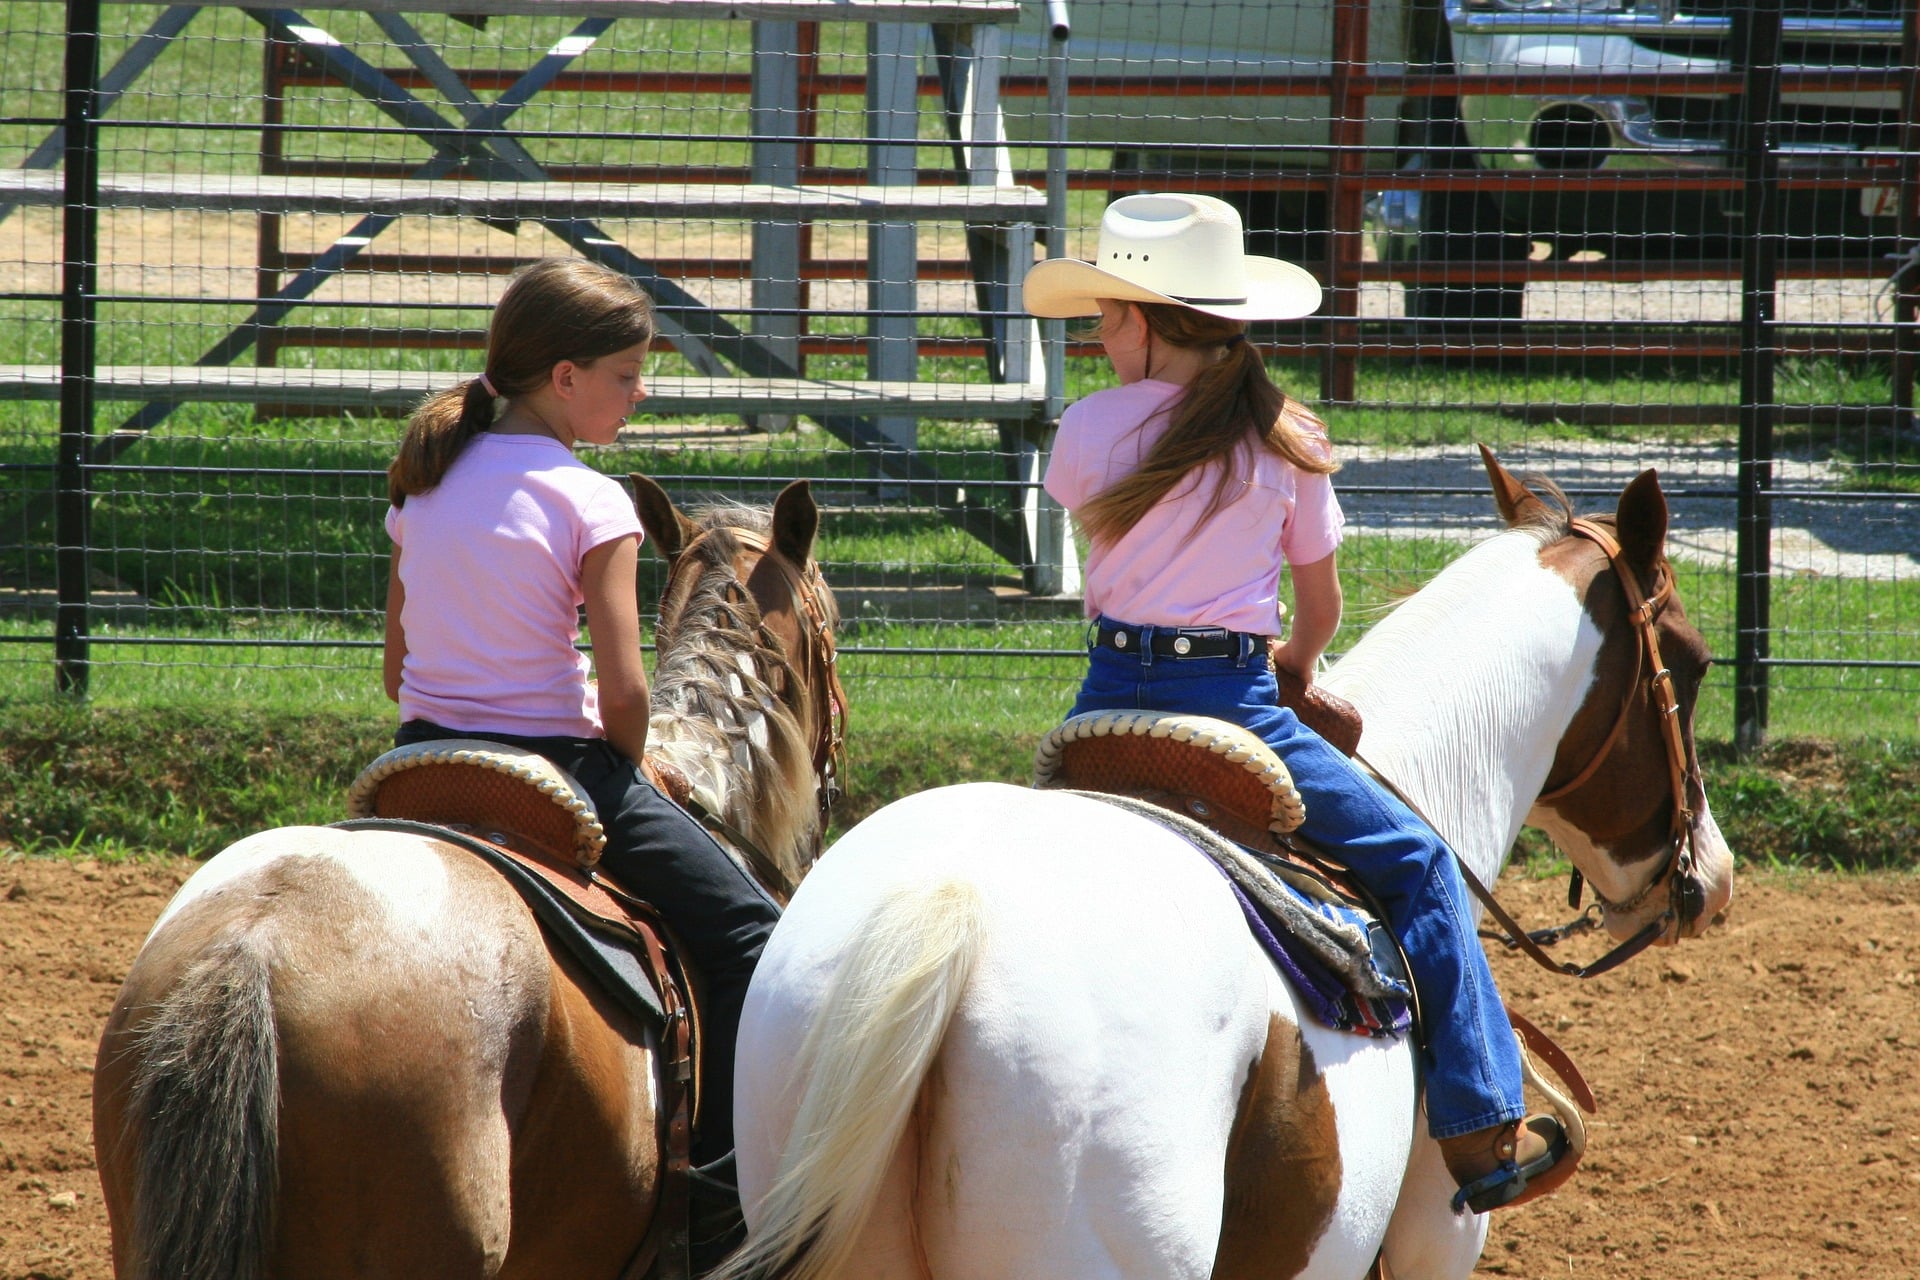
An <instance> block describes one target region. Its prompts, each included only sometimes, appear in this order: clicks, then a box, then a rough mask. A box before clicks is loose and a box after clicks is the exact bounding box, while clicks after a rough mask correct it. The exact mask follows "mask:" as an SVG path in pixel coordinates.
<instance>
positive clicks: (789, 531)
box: [773, 480, 820, 565]
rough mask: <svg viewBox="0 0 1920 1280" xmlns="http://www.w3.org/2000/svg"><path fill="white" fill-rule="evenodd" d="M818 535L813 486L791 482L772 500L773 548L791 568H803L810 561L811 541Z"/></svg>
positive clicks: (818, 521) (817, 515) (818, 514)
mask: <svg viewBox="0 0 1920 1280" xmlns="http://www.w3.org/2000/svg"><path fill="white" fill-rule="evenodd" d="M819 532H820V508H819V507H817V506H815V505H814V502H813V486H812V485H810V484H808V483H807V482H806V481H805V480H795V481H794V482H793V483H792V484H790V485H788V486H787V487H786V488H784V489H782V490H781V491H780V496H779V497H777V498H775V499H774V500H773V548H774V550H776V551H778V552H779V553H780V554H781V555H783V556H785V557H786V558H787V559H788V560H789V561H790V562H792V563H793V564H797V565H805V564H806V563H807V561H809V560H811V559H812V558H813V539H814V536H815V535H816V534H818V533H819Z"/></svg>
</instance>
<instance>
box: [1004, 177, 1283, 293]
mask: <svg viewBox="0 0 1920 1280" xmlns="http://www.w3.org/2000/svg"><path fill="white" fill-rule="evenodd" d="M1025 293H1026V309H1027V310H1028V311H1029V312H1031V313H1032V314H1034V315H1036V316H1046V317H1048V318H1064V317H1069V316H1092V315H1098V314H1100V299H1102V298H1112V299H1114V300H1116V301H1120V302H1166V303H1172V304H1174V305H1175V306H1181V307H1191V308H1192V309H1193V310H1195V311H1203V312H1205V313H1206V314H1208V315H1210V316H1220V317H1222V318H1223V319H1227V320H1296V319H1298V318H1300V317H1301V316H1305V315H1311V314H1313V312H1314V310H1315V309H1316V308H1317V307H1319V305H1320V282H1319V281H1317V280H1315V279H1314V278H1313V277H1312V276H1311V275H1309V274H1308V273H1307V272H1306V271H1304V270H1302V269H1301V268H1299V267H1296V266H1294V265H1293V264H1292V263H1291V262H1282V261H1280V259H1278V258H1262V257H1258V256H1256V255H1254V254H1250V253H1247V252H1246V245H1245V235H1244V233H1243V232H1242V231H1241V229H1240V215H1239V213H1238V212H1236V211H1235V210H1234V207H1233V206H1232V205H1230V204H1228V203H1227V202H1226V201H1224V200H1216V199H1214V198H1213V197H1212V196H1195V195H1134V196H1122V197H1121V198H1120V199H1118V200H1115V201H1114V202H1113V203H1112V204H1110V205H1108V206H1107V211H1106V213H1105V214H1104V215H1102V216H1101V219H1100V257H1099V261H1098V262H1082V261H1080V260H1079V259H1078V258H1048V259H1047V260H1046V261H1045V262H1037V263H1035V264H1034V265H1033V268H1032V269H1031V270H1029V271H1028V272H1027V279H1026V285H1025Z"/></svg>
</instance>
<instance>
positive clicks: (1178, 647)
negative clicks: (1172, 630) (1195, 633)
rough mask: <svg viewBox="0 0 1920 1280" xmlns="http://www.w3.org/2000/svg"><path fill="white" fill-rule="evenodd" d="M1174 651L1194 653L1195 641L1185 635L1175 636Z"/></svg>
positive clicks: (1183, 653) (1181, 653)
mask: <svg viewBox="0 0 1920 1280" xmlns="http://www.w3.org/2000/svg"><path fill="white" fill-rule="evenodd" d="M1173 651H1174V652H1175V653H1177V654H1180V655H1182V656H1185V655H1186V654H1189V653H1192V652H1193V641H1191V640H1189V639H1188V638H1187V637H1185V636H1175V637H1174V638H1173Z"/></svg>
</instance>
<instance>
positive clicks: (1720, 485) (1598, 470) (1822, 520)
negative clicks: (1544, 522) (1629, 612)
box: [1336, 441, 1920, 581]
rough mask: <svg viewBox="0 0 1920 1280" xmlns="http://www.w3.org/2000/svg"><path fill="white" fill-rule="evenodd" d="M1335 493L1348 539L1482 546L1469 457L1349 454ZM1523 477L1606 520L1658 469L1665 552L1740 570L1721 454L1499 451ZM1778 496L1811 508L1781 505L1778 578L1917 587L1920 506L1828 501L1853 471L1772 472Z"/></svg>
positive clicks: (1423, 451)
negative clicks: (1545, 479) (1632, 487)
mask: <svg viewBox="0 0 1920 1280" xmlns="http://www.w3.org/2000/svg"><path fill="white" fill-rule="evenodd" d="M1341 457H1342V463H1343V464H1342V466H1341V470H1340V473H1339V476H1338V477H1337V480H1336V483H1337V484H1338V485H1339V487H1340V492H1341V505H1342V506H1343V507H1344V508H1345V510H1346V513H1347V528H1348V531H1349V532H1364V533H1372V534H1384V535H1386V536H1389V537H1402V538H1413V537H1441V538H1449V539H1457V540H1459V541H1462V542H1472V541H1477V540H1478V539H1480V538H1483V537H1485V536H1486V534H1487V528H1488V526H1487V512H1488V510H1489V508H1490V506H1491V501H1492V500H1491V498H1490V497H1489V496H1488V495H1487V485H1486V473H1485V472H1484V471H1483V470H1482V469H1481V466H1480V456H1479V452H1478V451H1477V450H1475V449H1473V448H1471V447H1469V446H1465V445H1447V446H1443V447H1436V448H1408V447H1404V446H1402V447H1396V448H1395V449H1393V450H1392V451H1391V452H1390V453H1389V452H1388V451H1385V450H1381V449H1370V448H1358V447H1356V448H1352V449H1345V450H1343V451H1342V454H1341ZM1500 460H1501V461H1502V462H1503V463H1505V464H1506V466H1507V467H1508V468H1509V469H1510V470H1512V471H1514V472H1515V473H1516V474H1524V473H1528V472H1537V473H1539V474H1541V475H1546V476H1550V477H1552V478H1553V479H1554V480H1555V481H1556V482H1558V483H1559V484H1560V485H1561V486H1562V487H1564V488H1566V489H1568V490H1570V491H1572V493H1573V495H1574V506H1575V508H1576V509H1577V510H1583V511H1595V512H1598V511H1604V510H1606V509H1607V506H1606V503H1607V502H1608V499H1607V498H1604V497H1601V496H1598V494H1597V493H1584V492H1582V491H1586V490H1593V491H1601V492H1604V493H1607V494H1612V493H1616V492H1618V491H1619V489H1621V488H1622V487H1623V486H1624V485H1625V484H1626V483H1627V482H1628V481H1629V480H1631V479H1632V478H1633V477H1634V476H1635V475H1636V474H1637V473H1638V472H1639V471H1641V470H1642V469H1644V468H1646V467H1653V468H1655V469H1656V470H1658V471H1659V473H1660V487H1661V488H1662V490H1664V491H1665V492H1666V494H1667V499H1668V505H1669V507H1670V508H1671V510H1672V526H1671V531H1670V533H1669V535H1668V544H1669V546H1670V548H1671V549H1672V550H1673V553H1674V554H1675V555H1676V556H1677V557H1681V558H1686V559H1691V560H1695V561H1698V562H1700V563H1702V564H1705V565H1708V566H1711V567H1715V568H1719V567H1727V568H1731V567H1732V565H1733V563H1734V528H1733V526H1734V520H1735V513H1736V502H1735V499H1734V497H1733V495H1732V490H1733V487H1734V466H1735V459H1734V451H1733V449H1732V447H1731V446H1724V445H1672V446H1664V445H1660V444H1657V443H1655V444H1643V445H1641V446H1640V447H1639V451H1638V453H1637V454H1629V452H1628V451H1627V449H1626V447H1625V446H1622V445H1618V444H1599V443H1593V442H1569V441H1553V442H1548V443H1542V444H1537V445H1531V446H1528V447H1526V448H1523V449H1506V450H1502V451H1501V454H1500ZM1774 484H1775V486H1776V487H1778V488H1791V489H1805V490H1807V491H1809V496H1808V497H1805V498H1801V497H1797V496H1796V497H1794V498H1792V499H1778V498H1776V499H1775V500H1774V504H1773V507H1774V510H1773V520H1774V533H1773V564H1774V571H1775V572H1776V573H1787V574H1793V573H1814V574H1824V575H1839V576H1844V577H1855V578H1883V579H1904V580H1909V581H1920V502H1916V501H1913V500H1905V501H1897V500H1891V499H1889V500H1878V499H1872V500H1860V499H1844V498H1823V497H1820V496H1818V494H1819V493H1820V492H1821V491H1823V490H1826V491H1831V490H1840V489H1849V488H1852V487H1853V478H1852V472H1851V471H1850V469H1848V468H1845V467H1842V466H1837V465H1834V464H1831V463H1827V462H1820V461H1813V460H1807V459H1796V458H1785V459H1780V460H1778V461H1776V462H1775V464H1774ZM1403 487H1412V488H1416V489H1450V490H1460V491H1461V492H1458V493H1447V494H1419V493H1416V494H1407V493H1404V492H1398V493H1395V492H1382V491H1380V490H1384V489H1391V488H1403Z"/></svg>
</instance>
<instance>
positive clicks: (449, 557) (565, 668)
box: [387, 431, 643, 738]
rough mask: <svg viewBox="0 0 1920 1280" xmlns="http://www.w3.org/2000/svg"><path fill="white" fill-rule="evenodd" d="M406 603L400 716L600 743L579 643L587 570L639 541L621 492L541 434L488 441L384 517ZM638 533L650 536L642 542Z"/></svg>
mask: <svg viewBox="0 0 1920 1280" xmlns="http://www.w3.org/2000/svg"><path fill="white" fill-rule="evenodd" d="M387 532H388V533H389V534H391V535H392V537H393V541H394V543H395V545H396V546H398V547H399V549H400V585H401V587H402V588H403V589H404V590H405V592H406V603H405V605H404V606H403V608H402V609H401V614H400V623H401V626H402V628H404V630H405V632H406V640H407V656H406V661H405V663H404V664H403V665H402V667H401V672H400V718H401V719H402V720H403V721H405V720H431V721H432V722H433V723H435V724H438V725H442V726H444V727H446V728H448V729H467V730H479V731H487V730H490V731H493V732H496V733H511V734H521V735H526V736H529V737H543V736H549V735H552V736H566V737H575V738H598V737H601V736H603V730H602V727H601V723H600V708H599V704H598V701H597V699H596V697H595V691H594V688H593V686H592V685H591V684H590V683H589V682H588V680H587V669H588V665H589V664H588V660H587V656H586V655H585V654H584V653H581V652H579V651H578V650H576V649H575V648H574V647H573V646H574V642H575V641H576V640H578V639H579V637H580V622H579V608H580V605H581V604H582V603H583V599H584V598H583V597H582V595H581V593H580V562H581V560H582V559H583V558H585V556H586V554H587V552H589V551H591V550H593V548H595V547H597V546H599V545H601V544H602V543H605V542H611V541H613V540H614V539H615V538H621V537H627V536H630V535H641V531H640V518H639V517H638V516H636V515H635V514H634V511H633V501H632V499H630V498H629V497H628V496H627V492H626V490H625V489H623V488H621V486H620V483H619V482H618V481H616V480H614V479H612V478H610V477H608V476H604V475H601V474H600V473H599V472H598V471H595V470H594V469H593V468H592V467H589V466H587V465H586V464H585V463H584V462H581V461H580V460H579V459H577V458H575V457H574V456H573V452H572V450H570V449H568V448H567V447H566V446H565V445H563V444H561V443H560V442H559V441H558V440H554V439H551V438H549V437H547V436H532V435H497V434H495V433H493V432H491V431H488V432H482V433H481V434H480V435H479V436H477V437H475V438H474V440H473V441H472V442H471V443H469V444H468V445H467V447H466V448H465V449H464V450H462V451H461V453H460V456H459V457H458V458H456V459H455V460H454V463H453V466H451V467H450V468H448V469H447V474H446V477H445V478H444V479H443V480H441V482H440V484H439V485H438V486H437V487H435V488H433V489H431V490H429V491H428V492H426V493H419V494H415V495H413V496H412V497H410V498H408V499H407V504H406V505H405V506H404V507H390V508H388V510H387ZM641 536H643V535H641Z"/></svg>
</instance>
